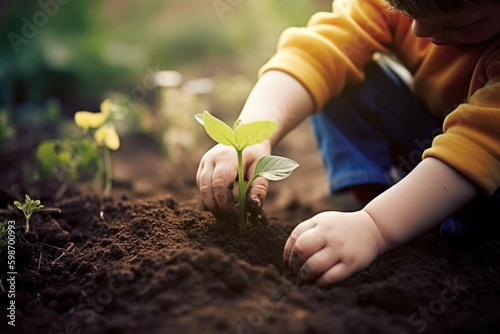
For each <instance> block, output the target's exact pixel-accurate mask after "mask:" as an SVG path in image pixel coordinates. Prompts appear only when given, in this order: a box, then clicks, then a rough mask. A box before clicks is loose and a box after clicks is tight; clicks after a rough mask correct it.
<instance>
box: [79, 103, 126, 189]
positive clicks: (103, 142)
mask: <svg viewBox="0 0 500 334" xmlns="http://www.w3.org/2000/svg"><path fill="white" fill-rule="evenodd" d="M120 114H121V110H120V107H119V106H118V105H116V104H114V103H113V102H112V101H111V100H110V99H106V100H104V101H103V102H102V103H101V105H100V112H97V113H95V112H90V111H77V112H76V113H75V124H76V125H77V126H78V127H80V128H82V129H83V130H84V131H86V132H90V133H92V134H93V138H94V141H95V142H96V144H97V145H98V146H100V147H102V161H103V163H102V165H103V173H104V193H103V194H104V196H109V195H110V193H111V187H112V181H111V169H112V168H111V152H110V150H117V149H118V148H119V147H120V137H119V136H118V133H117V132H116V129H115V127H114V125H113V122H114V121H115V120H117V119H118V118H120V116H121V115H120Z"/></svg>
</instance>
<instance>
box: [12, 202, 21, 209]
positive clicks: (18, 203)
mask: <svg viewBox="0 0 500 334" xmlns="http://www.w3.org/2000/svg"><path fill="white" fill-rule="evenodd" d="M14 205H15V206H16V207H17V208H18V209H19V210H22V209H23V204H22V203H21V202H19V201H14Z"/></svg>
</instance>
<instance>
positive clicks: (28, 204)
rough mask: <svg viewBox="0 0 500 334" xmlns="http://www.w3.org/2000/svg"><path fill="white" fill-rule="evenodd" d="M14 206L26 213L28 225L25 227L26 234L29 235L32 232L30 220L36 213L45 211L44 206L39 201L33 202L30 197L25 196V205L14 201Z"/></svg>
mask: <svg viewBox="0 0 500 334" xmlns="http://www.w3.org/2000/svg"><path fill="white" fill-rule="evenodd" d="M14 205H15V206H16V207H17V208H18V209H19V210H21V211H22V212H23V213H24V217H25V218H26V224H25V225H24V233H28V232H29V231H30V218H31V215H32V214H33V213H34V212H36V211H41V210H42V209H43V207H44V206H43V205H42V203H41V202H40V200H39V199H37V200H33V199H31V197H30V196H29V195H25V200H24V203H21V202H19V201H14Z"/></svg>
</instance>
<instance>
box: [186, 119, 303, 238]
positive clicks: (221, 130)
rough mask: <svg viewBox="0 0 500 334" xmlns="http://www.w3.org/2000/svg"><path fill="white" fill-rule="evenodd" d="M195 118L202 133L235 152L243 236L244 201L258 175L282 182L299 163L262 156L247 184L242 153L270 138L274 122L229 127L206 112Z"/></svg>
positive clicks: (235, 124) (258, 122) (244, 221)
mask: <svg viewBox="0 0 500 334" xmlns="http://www.w3.org/2000/svg"><path fill="white" fill-rule="evenodd" d="M195 118H196V120H197V121H198V122H199V123H200V124H201V125H203V127H204V128H205V131H206V132H207V134H208V135H209V136H210V137H211V138H212V139H213V140H215V141H216V142H217V143H219V144H222V145H226V146H232V147H234V148H235V150H236V153H237V156H238V192H239V193H238V199H239V201H238V203H239V228H240V234H244V233H245V231H246V221H247V212H246V207H245V201H246V197H247V194H248V191H249V190H250V187H251V185H252V182H253V181H254V180H255V179H256V178H257V177H259V176H261V177H264V178H266V179H268V180H270V181H279V180H282V179H285V178H287V177H288V176H290V175H291V174H292V172H293V170H294V169H295V168H297V167H298V166H299V164H298V163H296V162H295V161H293V160H291V159H288V158H284V157H279V156H273V155H270V156H264V157H262V158H260V160H259V161H258V162H257V165H256V167H255V171H254V174H253V175H252V177H251V178H250V179H249V180H248V182H245V178H244V171H243V166H244V164H243V150H244V149H245V148H247V147H249V146H251V145H255V144H258V143H261V142H263V141H265V140H267V139H269V138H270V137H271V135H272V134H273V133H274V131H275V130H276V127H277V124H276V122H273V121H255V122H250V123H243V122H242V121H241V120H240V119H238V120H237V121H236V122H235V123H234V125H233V127H232V128H231V127H229V126H228V125H227V124H226V123H224V122H223V121H221V120H220V119H218V118H217V117H214V116H212V115H211V114H210V113H209V112H208V111H205V112H204V113H203V114H196V115H195Z"/></svg>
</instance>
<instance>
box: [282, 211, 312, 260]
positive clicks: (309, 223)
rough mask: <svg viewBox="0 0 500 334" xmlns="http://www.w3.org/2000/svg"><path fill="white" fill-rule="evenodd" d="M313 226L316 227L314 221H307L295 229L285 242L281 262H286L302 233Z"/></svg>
mask: <svg viewBox="0 0 500 334" xmlns="http://www.w3.org/2000/svg"><path fill="white" fill-rule="evenodd" d="M314 226H316V223H315V222H314V220H313V219H308V220H305V221H303V222H302V223H300V224H299V225H297V226H296V227H295V229H294V230H293V231H292V233H291V234H290V236H289V237H288V240H287V241H286V244H285V248H284V250H283V261H285V262H288V260H289V258H290V255H291V253H292V249H293V247H294V246H295V243H296V241H297V239H298V238H299V237H300V236H301V235H302V233H304V232H305V231H307V230H309V229H311V228H313V227H314Z"/></svg>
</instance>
